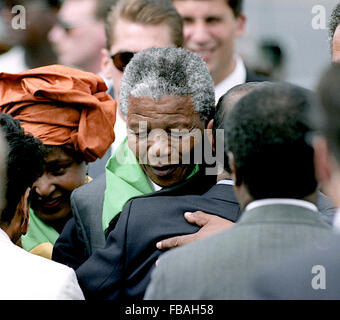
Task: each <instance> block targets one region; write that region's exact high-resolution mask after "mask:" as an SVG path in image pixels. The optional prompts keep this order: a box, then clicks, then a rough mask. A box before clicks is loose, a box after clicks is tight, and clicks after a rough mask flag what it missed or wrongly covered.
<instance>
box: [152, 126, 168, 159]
mask: <svg viewBox="0 0 340 320" xmlns="http://www.w3.org/2000/svg"><path fill="white" fill-rule="evenodd" d="M149 139H150V140H151V143H150V147H149V150H148V154H149V156H150V157H157V158H164V157H166V159H167V160H168V156H169V153H170V147H169V138H168V134H167V133H166V132H157V133H150V136H149Z"/></svg>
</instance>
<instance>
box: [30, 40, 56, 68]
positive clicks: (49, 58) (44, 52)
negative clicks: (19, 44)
mask: <svg viewBox="0 0 340 320" xmlns="http://www.w3.org/2000/svg"><path fill="white" fill-rule="evenodd" d="M23 48H24V50H25V63H26V65H27V67H28V68H29V69H33V68H37V67H40V66H45V65H50V64H54V63H56V61H57V58H56V55H55V53H54V52H53V50H52V48H51V46H50V45H49V44H47V43H46V42H43V43H35V44H34V45H32V44H27V45H24V46H23Z"/></svg>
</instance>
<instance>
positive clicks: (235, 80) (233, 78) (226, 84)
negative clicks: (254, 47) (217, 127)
mask: <svg viewBox="0 0 340 320" xmlns="http://www.w3.org/2000/svg"><path fill="white" fill-rule="evenodd" d="M234 59H235V62H236V66H235V69H234V71H233V72H232V73H231V74H230V75H229V76H228V77H226V78H225V79H224V80H222V82H220V83H219V84H218V85H216V86H215V102H216V104H217V102H218V100H219V98H220V97H221V96H223V95H224V94H225V93H226V92H227V91H228V90H229V89H231V88H232V87H235V86H236V85H238V84H242V83H245V82H246V77H247V71H246V67H245V65H244V63H243V60H242V58H241V57H240V56H239V55H238V54H235V55H234Z"/></svg>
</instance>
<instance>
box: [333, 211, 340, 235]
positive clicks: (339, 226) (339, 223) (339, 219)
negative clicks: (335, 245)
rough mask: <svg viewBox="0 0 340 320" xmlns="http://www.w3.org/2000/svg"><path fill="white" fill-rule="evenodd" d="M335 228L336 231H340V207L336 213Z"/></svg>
mask: <svg viewBox="0 0 340 320" xmlns="http://www.w3.org/2000/svg"><path fill="white" fill-rule="evenodd" d="M333 228H334V230H335V231H336V232H340V208H338V209H337V211H336V213H335V215H334V220H333Z"/></svg>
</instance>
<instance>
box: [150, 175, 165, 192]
mask: <svg viewBox="0 0 340 320" xmlns="http://www.w3.org/2000/svg"><path fill="white" fill-rule="evenodd" d="M147 178H148V179H149V182H150V184H151V186H152V188H153V190H154V191H159V190H161V189H162V187H161V186H160V185H158V184H156V183H154V182H153V181H152V180H151V179H150V178H149V177H148V176H147Z"/></svg>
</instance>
